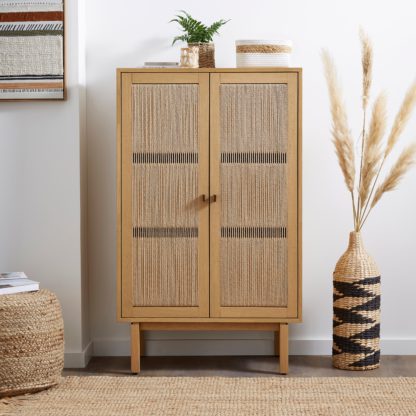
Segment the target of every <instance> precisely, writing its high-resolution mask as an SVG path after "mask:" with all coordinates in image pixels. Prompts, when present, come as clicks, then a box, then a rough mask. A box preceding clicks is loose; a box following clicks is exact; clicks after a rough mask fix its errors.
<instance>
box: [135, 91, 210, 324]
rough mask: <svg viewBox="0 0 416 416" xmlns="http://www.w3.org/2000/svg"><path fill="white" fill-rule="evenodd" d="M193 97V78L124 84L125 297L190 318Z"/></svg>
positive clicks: (194, 213) (197, 236) (195, 176)
mask: <svg viewBox="0 0 416 416" xmlns="http://www.w3.org/2000/svg"><path fill="white" fill-rule="evenodd" d="M200 99H201V97H200V86H199V84H198V83H189V84H188V83H133V84H132V85H131V114H132V119H131V138H132V139H131V155H132V156H131V225H132V227H131V228H132V229H131V233H132V239H131V240H130V241H131V247H132V248H131V270H132V276H131V286H130V293H129V296H130V299H131V309H132V310H133V311H134V309H136V311H137V312H138V313H139V315H138V316H141V315H144V316H168V317H169V316H176V313H178V316H187V315H186V309H187V308H188V309H189V310H190V311H192V310H194V313H192V312H190V316H193V314H195V311H198V310H199V309H200V306H201V299H200V293H201V287H200V261H201V258H200V247H201V238H202V239H204V238H205V239H208V235H201V233H200V227H201V223H200V211H201V201H200V197H199V196H200V183H201V169H200V159H201V154H200V137H199V136H200V134H199V132H200V125H199V122H200V114H199V111H200V108H199V107H200ZM206 218H207V220H208V216H207V217H206ZM206 222H207V221H206ZM205 261H207V260H205ZM181 311H182V312H181ZM184 311H185V312H184ZM143 312H144V313H143ZM165 312H166V313H165ZM196 313H198V312H196ZM206 313H207V312H206Z"/></svg>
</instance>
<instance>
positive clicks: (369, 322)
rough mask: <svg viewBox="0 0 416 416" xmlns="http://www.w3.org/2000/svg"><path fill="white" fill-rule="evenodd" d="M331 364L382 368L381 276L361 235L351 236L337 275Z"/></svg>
mask: <svg viewBox="0 0 416 416" xmlns="http://www.w3.org/2000/svg"><path fill="white" fill-rule="evenodd" d="M333 283H334V316H333V347H332V363H333V366H334V367H336V368H340V369H343V370H361V371H362V370H373V369H374V368H378V367H379V366H380V273H379V271H378V268H377V265H376V264H375V262H374V260H373V259H372V258H371V257H370V256H369V254H368V253H367V252H366V250H365V249H364V246H363V242H362V238H361V235H360V233H357V232H352V233H350V240H349V244H348V249H347V251H346V252H345V253H344V254H343V255H342V257H341V258H340V259H339V261H338V263H337V265H336V267H335V271H334V280H333Z"/></svg>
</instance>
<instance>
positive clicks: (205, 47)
mask: <svg viewBox="0 0 416 416" xmlns="http://www.w3.org/2000/svg"><path fill="white" fill-rule="evenodd" d="M188 46H189V47H192V46H195V47H197V48H198V51H199V67H200V68H215V45H214V44H213V43H190V44H189V45H188Z"/></svg>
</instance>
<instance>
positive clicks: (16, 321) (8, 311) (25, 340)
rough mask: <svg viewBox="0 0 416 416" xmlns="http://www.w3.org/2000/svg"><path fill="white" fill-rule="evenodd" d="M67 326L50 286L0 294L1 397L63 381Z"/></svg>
mask: <svg viewBox="0 0 416 416" xmlns="http://www.w3.org/2000/svg"><path fill="white" fill-rule="evenodd" d="M63 366H64V326H63V320H62V313H61V306H60V304H59V301H58V299H57V297H56V296H55V295H54V294H53V293H52V292H49V291H48V290H40V291H38V292H29V293H18V294H14V295H1V296H0V397H1V396H14V395H17V394H23V393H32V392H36V391H39V390H43V389H46V388H48V387H51V386H53V385H56V384H58V383H59V381H60V378H61V373H62V370H63Z"/></svg>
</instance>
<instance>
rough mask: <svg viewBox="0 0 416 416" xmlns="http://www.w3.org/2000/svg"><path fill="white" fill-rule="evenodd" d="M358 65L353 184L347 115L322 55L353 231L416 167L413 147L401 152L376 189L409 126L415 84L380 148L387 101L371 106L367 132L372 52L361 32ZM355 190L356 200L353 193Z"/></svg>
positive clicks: (380, 98)
mask: <svg viewBox="0 0 416 416" xmlns="http://www.w3.org/2000/svg"><path fill="white" fill-rule="evenodd" d="M360 39H361V63H362V72H363V74H362V75H363V84H362V89H363V91H362V110H363V127H362V133H361V146H360V147H361V155H360V166H359V180H358V181H357V182H358V184H357V185H356V183H355V152H354V145H353V140H352V137H351V133H350V130H349V128H348V122H347V113H346V110H345V107H344V103H343V100H342V95H341V89H340V86H339V82H338V78H337V74H336V70H335V65H334V62H333V60H332V58H331V56H330V54H329V53H328V52H327V51H323V53H322V61H323V64H324V70H325V77H326V81H327V85H328V92H329V100H330V107H331V116H332V139H333V142H334V145H335V152H336V154H337V157H338V162H339V165H340V167H341V170H342V173H343V175H344V179H345V183H346V185H347V188H348V191H349V192H350V193H351V199H352V207H353V218H354V230H355V231H360V230H361V228H362V227H363V225H364V223H365V221H366V220H367V218H368V215H369V214H370V212H371V211H372V209H373V208H374V206H375V205H376V204H377V203H378V202H379V200H380V198H381V197H382V196H383V195H384V194H385V193H386V192H389V191H392V190H393V189H395V188H396V187H397V185H398V184H399V182H400V180H401V179H402V178H403V176H404V175H405V174H406V173H407V172H408V170H409V169H410V167H411V166H412V165H413V164H415V156H416V144H413V145H411V146H408V147H407V148H405V149H404V150H403V152H402V153H401V155H400V156H399V158H398V159H397V161H396V163H395V164H394V165H393V167H392V169H391V170H390V172H389V173H388V175H387V176H386V178H385V179H384V181H383V182H382V183H381V185H379V186H378V187H377V185H378V180H379V177H380V173H381V171H382V169H383V166H384V163H385V161H386V159H387V157H388V156H389V154H390V153H391V151H392V150H393V148H394V146H395V145H396V143H397V141H398V139H399V137H400V135H401V134H402V133H403V130H404V128H405V126H406V123H407V122H408V120H409V118H410V115H411V113H412V110H413V108H414V106H415V104H416V82H414V83H413V84H412V85H411V86H410V88H409V89H408V91H407V93H406V95H405V97H404V100H403V103H402V105H401V107H400V110H399V112H398V113H397V115H396V118H395V120H394V123H393V126H392V128H391V131H390V134H389V136H388V138H387V143H386V145H385V146H383V136H384V134H385V130H386V120H387V115H386V113H387V112H386V97H385V95H384V94H380V95H379V96H378V97H377V98H376V100H375V102H374V104H373V109H372V114H371V121H370V125H369V128H368V132H367V122H366V110H367V107H368V103H369V97H370V89H371V84H372V68H373V48H372V44H371V41H370V39H369V37H368V36H367V35H366V34H365V33H364V31H363V30H362V29H361V30H360ZM356 187H357V188H358V192H357V197H355V193H356V192H355V189H356Z"/></svg>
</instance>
